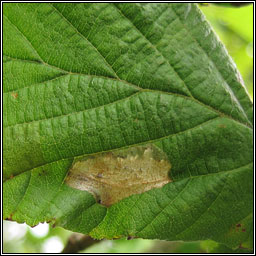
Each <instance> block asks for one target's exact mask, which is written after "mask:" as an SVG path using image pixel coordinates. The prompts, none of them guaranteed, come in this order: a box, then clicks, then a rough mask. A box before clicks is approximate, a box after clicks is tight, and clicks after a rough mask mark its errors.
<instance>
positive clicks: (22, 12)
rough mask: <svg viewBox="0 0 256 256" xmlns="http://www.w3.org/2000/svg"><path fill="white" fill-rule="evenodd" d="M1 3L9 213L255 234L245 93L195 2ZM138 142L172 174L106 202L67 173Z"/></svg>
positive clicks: (120, 231)
mask: <svg viewBox="0 0 256 256" xmlns="http://www.w3.org/2000/svg"><path fill="white" fill-rule="evenodd" d="M3 7H4V8H3V11H4V19H3V21H4V23H3V30H4V33H3V40H4V47H3V54H4V64H3V74H4V75H3V76H4V80H3V82H4V84H3V90H4V95H3V100H4V108H3V121H4V122H3V126H4V129H3V134H4V141H3V151H4V159H3V163H4V165H3V176H4V180H5V182H4V190H3V193H4V194H3V202H4V213H3V215H4V216H3V217H4V218H5V219H10V220H14V221H17V222H26V223H27V224H29V225H31V226H34V225H37V224H38V223H39V222H44V221H47V222H51V223H52V225H59V226H62V227H64V228H66V229H69V230H72V231H77V232H81V233H85V234H90V235H91V236H93V237H94V238H109V239H112V238H120V237H125V236H132V237H141V238H149V239H163V240H184V241H191V240H193V241H195V240H205V239H212V240H215V241H217V242H220V243H224V244H226V245H227V246H228V247H230V248H238V246H239V245H241V244H244V243H246V244H250V246H251V245H252V244H251V243H250V241H252V237H253V236H252V209H253V205H252V200H253V184H252V181H253V174H252V165H253V146H252V134H253V133H252V132H253V130H252V123H253V117H252V116H253V112H252V103H251V101H250V99H249V97H248V94H247V92H246V89H245V87H244V85H243V84H242V80H241V77H240V75H239V72H238V71H237V69H236V67H235V65H234V63H233V61H232V60H231V58H230V57H229V56H228V54H227V51H226V49H225V48H224V46H223V45H222V43H221V42H220V41H219V40H218V39H217V37H216V35H215V34H214V32H213V31H212V29H211V28H210V26H209V24H208V23H207V21H206V20H205V18H204V16H203V15H202V13H201V12H200V10H199V9H198V8H197V6H196V5H195V4H174V3H170V4H152V3H150V4H142V3H140V4H134V3H132V4H131V3H130V4H128V3H125V4H124V3H122V4H110V3H100V4H95V3H93V4H89V3H79V4H77V3H76V4H73V3H52V4H50V3H4V5H3ZM143 145H154V147H156V148H158V149H159V150H160V151H162V152H164V154H166V156H167V159H168V161H169V163H170V166H171V169H170V172H169V176H170V179H171V182H169V183H168V184H166V185H164V186H162V187H157V188H153V189H150V190H148V191H146V192H143V193H140V194H136V191H134V192H135V194H134V195H131V196H129V197H126V198H125V199H122V200H121V201H119V202H117V203H115V204H113V205H112V206H110V207H108V208H107V207H105V206H103V205H101V204H100V203H98V202H96V200H95V198H94V197H93V195H92V194H90V193H89V192H87V191H83V190H79V189H75V188H72V187H70V186H68V184H67V183H66V178H67V177H68V175H69V170H70V168H71V167H72V166H73V163H74V162H76V161H78V160H79V161H81V159H85V157H87V158H88V157H94V155H97V154H98V153H103V155H104V154H106V153H107V152H119V151H120V150H122V149H125V148H128V149H131V150H130V151H129V152H132V149H133V148H134V147H135V146H136V147H140V146H143ZM123 152H128V151H123ZM99 156H101V155H100V154H99ZM104 156H105V155H104ZM82 161H83V160H82ZM237 225H238V226H239V228H237V227H238V226H237ZM250 246H249V247H250Z"/></svg>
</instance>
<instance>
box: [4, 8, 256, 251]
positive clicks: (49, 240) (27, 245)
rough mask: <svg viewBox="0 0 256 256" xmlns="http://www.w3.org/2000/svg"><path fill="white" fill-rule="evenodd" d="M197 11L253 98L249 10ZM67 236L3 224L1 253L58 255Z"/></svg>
mask: <svg viewBox="0 0 256 256" xmlns="http://www.w3.org/2000/svg"><path fill="white" fill-rule="evenodd" d="M200 8H201V9H202V11H203V12H204V14H205V15H206V17H207V19H208V21H209V22H210V23H211V25H212V26H213V27H214V29H215V31H216V33H217V34H218V36H219V37H220V39H221V40H222V42H223V43H224V44H225V45H226V47H227V49H228V52H229V54H230V55H231V56H232V58H233V59H234V61H235V63H236V64H237V66H238V69H239V70H240V72H241V74H242V77H243V79H244V82H245V85H246V87H247V89H248V91H249V93H250V96H251V98H253V6H252V5H248V6H245V7H241V8H228V7H219V6H216V5H212V4H209V5H202V6H200ZM36 230H37V231H36ZM40 230H41V231H40ZM40 232H41V233H40ZM71 233H72V232H70V231H67V230H64V229H62V228H54V229H51V228H49V227H48V224H44V226H43V225H39V226H38V227H37V229H32V228H30V227H27V226H26V225H25V224H16V223H10V222H7V221H4V234H3V235H4V252H7V253H11V252H13V253H18V252H23V253H28V252H30V253H31V252H34V253H36V252H60V251H61V250H62V248H63V245H64V244H65V243H66V241H67V239H68V237H69V235H70V234H71ZM84 252H88V253H89V252H91V253H93V252H94V253H96V252H98V253H104V252H105V253H121V252H130V253H140V252H151V253H153V252H158V253H161V252H162V253H164V252H170V253H171V252H172V253H178V252H183V253H186V252H187V253H188V252H189V253H200V252H222V253H225V252H226V253H228V252H231V251H230V249H228V248H226V247H225V246H222V245H219V244H217V243H216V242H213V241H202V242H190V243H182V242H165V241H160V242H159V241H151V240H143V239H134V240H129V241H128V240H125V239H120V240H113V241H102V242H100V243H98V244H96V245H94V246H92V247H90V248H88V249H87V250H85V251H84Z"/></svg>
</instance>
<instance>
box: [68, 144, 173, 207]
mask: <svg viewBox="0 0 256 256" xmlns="http://www.w3.org/2000/svg"><path fill="white" fill-rule="evenodd" d="M170 169H171V164H170V163H169V161H168V159H167V157H166V155H165V153H164V152H162V151H161V150H160V149H159V148H157V147H156V146H154V145H151V144H150V145H146V146H137V147H131V148H129V149H125V150H118V151H112V152H108V153H101V154H97V155H94V156H91V157H87V158H85V159H82V160H81V159H80V160H78V161H76V162H75V163H73V166H72V167H71V169H70V171H69V174H68V177H67V179H66V184H67V185H69V186H71V187H73V188H76V189H80V190H86V191H88V192H90V193H92V194H93V195H94V197H95V198H96V201H97V202H100V203H101V204H103V205H105V206H109V205H112V204H114V203H116V202H118V201H120V200H121V199H123V198H125V197H128V196H130V195H132V194H140V193H143V192H145V191H148V190H150V189H152V188H159V187H162V186H163V185H165V184H166V183H168V182H170V181H171V179H170V178H169V175H168V173H169V171H170Z"/></svg>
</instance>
